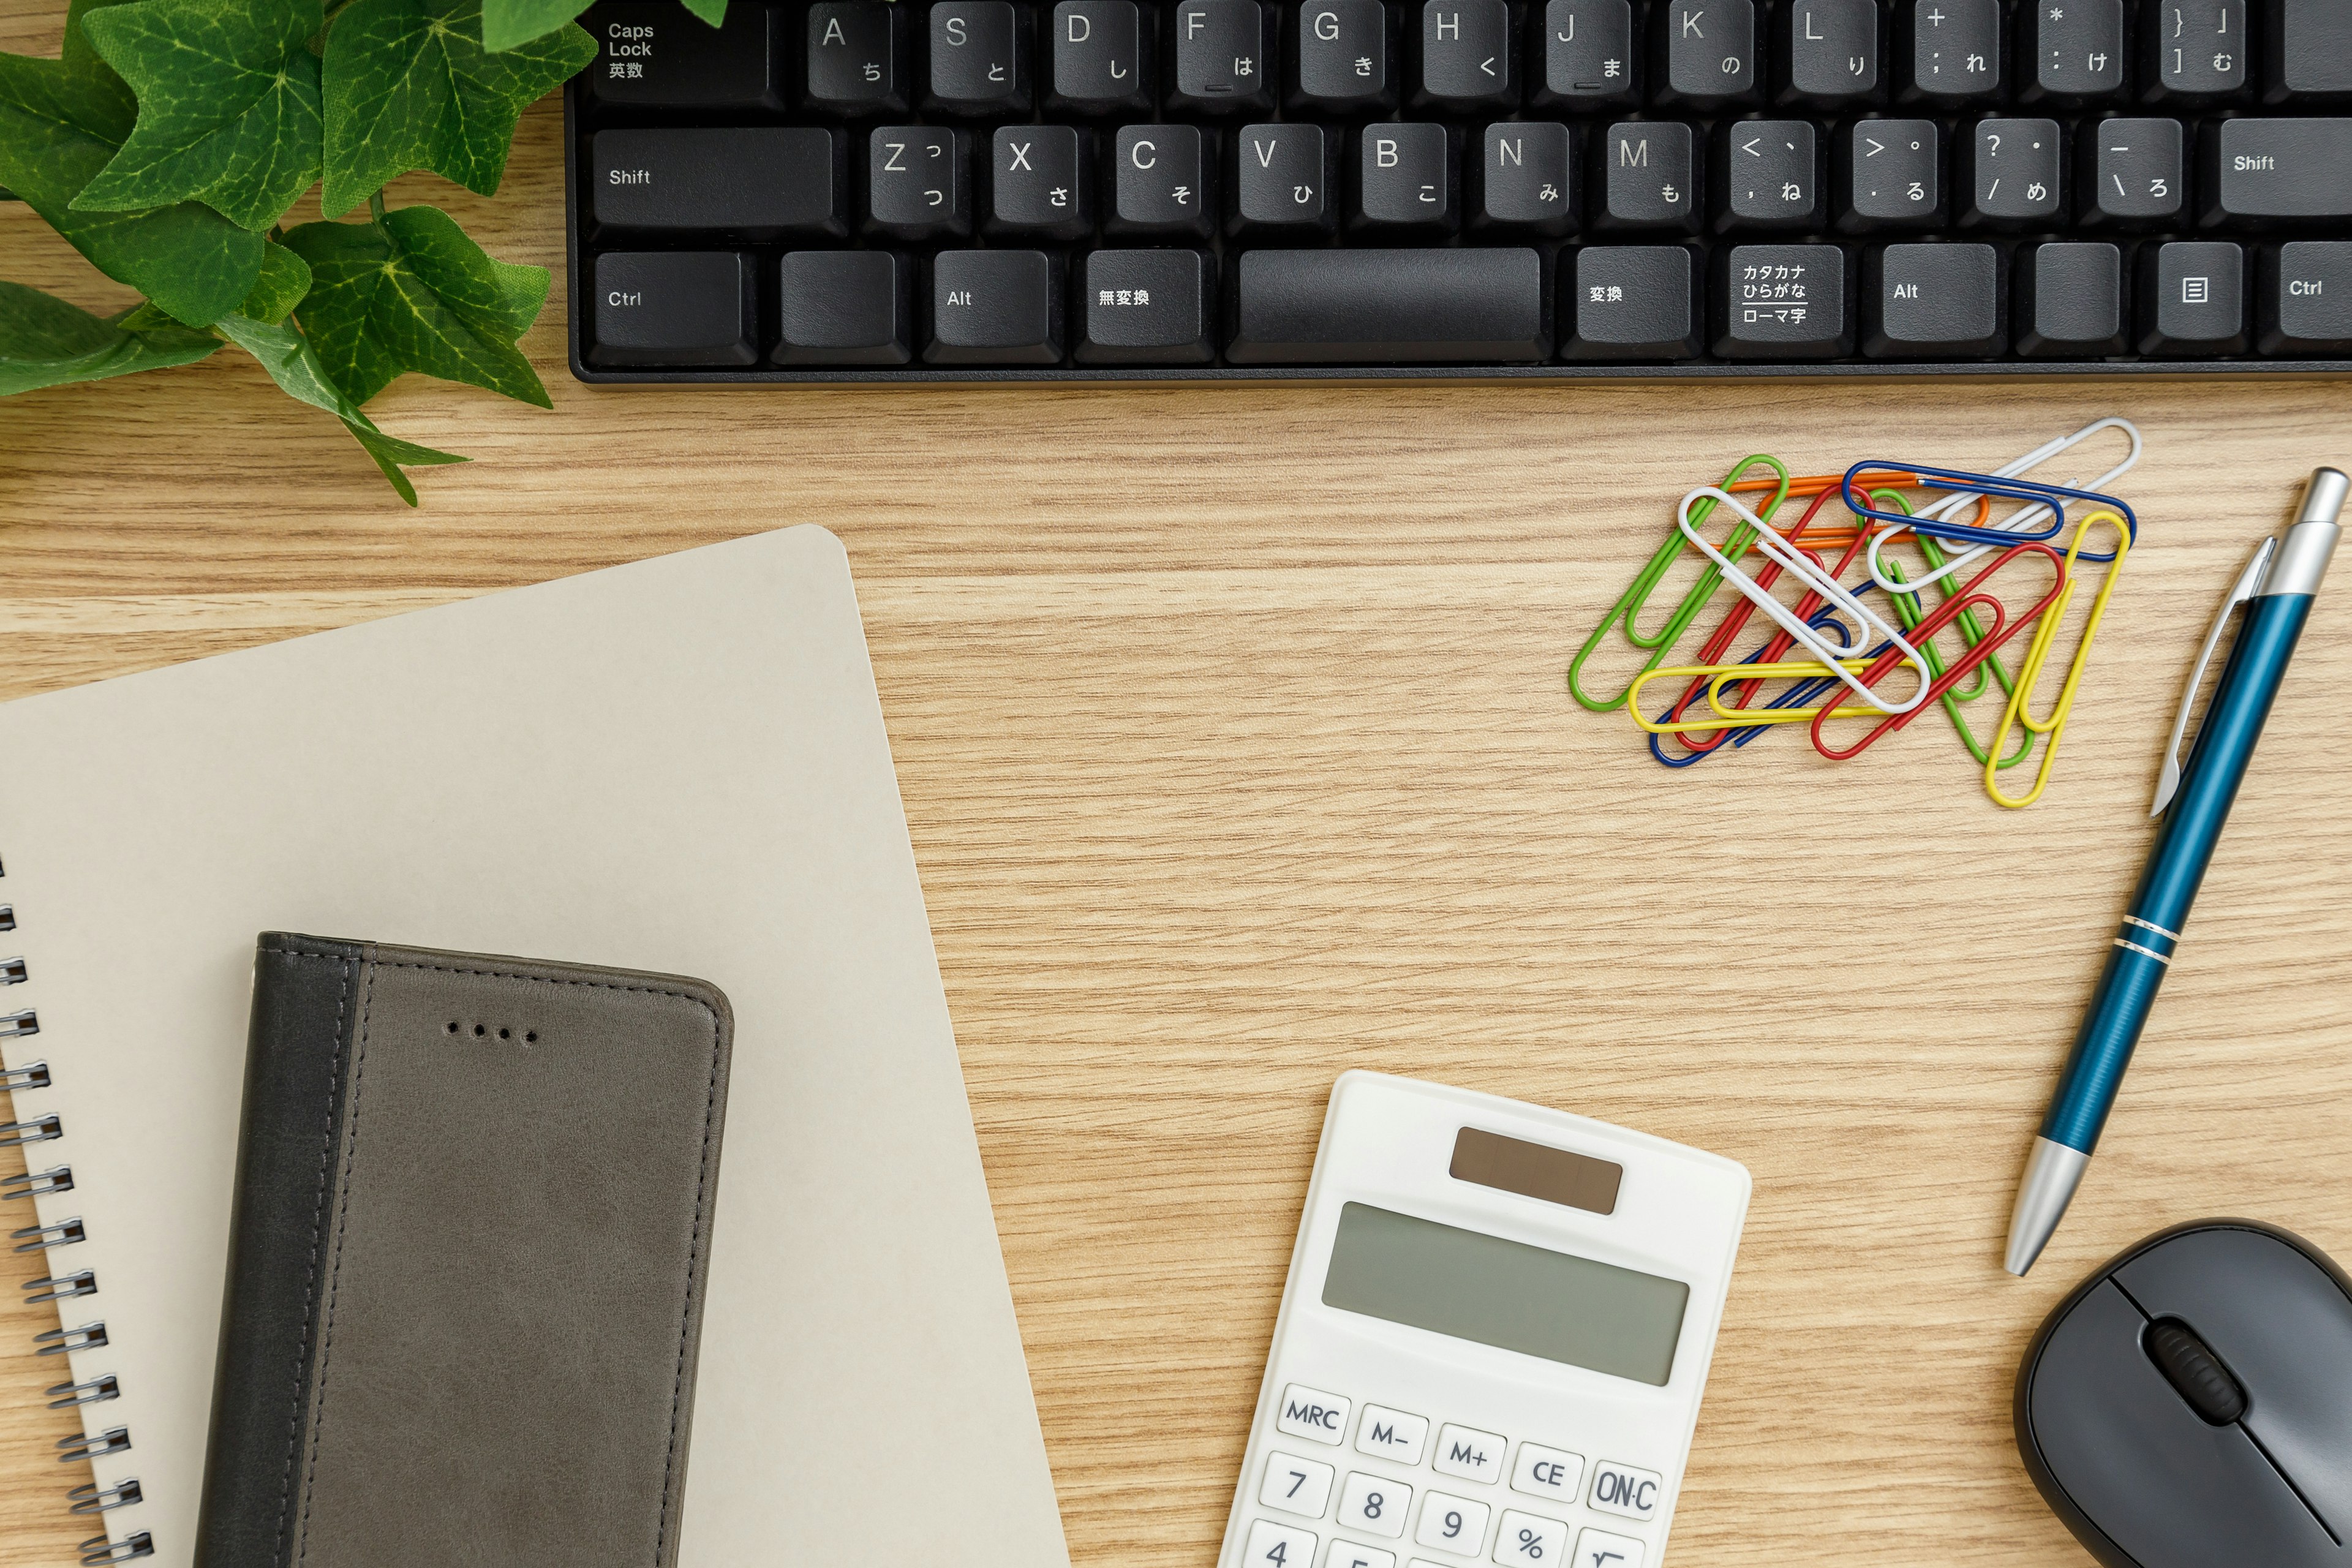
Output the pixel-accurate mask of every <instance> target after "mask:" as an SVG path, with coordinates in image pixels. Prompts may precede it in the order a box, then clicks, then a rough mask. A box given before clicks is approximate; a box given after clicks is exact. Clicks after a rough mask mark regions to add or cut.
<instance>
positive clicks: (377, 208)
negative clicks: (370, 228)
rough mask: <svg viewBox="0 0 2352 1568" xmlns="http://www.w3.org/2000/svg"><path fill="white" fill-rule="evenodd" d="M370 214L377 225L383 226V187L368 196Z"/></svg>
mask: <svg viewBox="0 0 2352 1568" xmlns="http://www.w3.org/2000/svg"><path fill="white" fill-rule="evenodd" d="M368 216H370V217H371V218H373V219H374V220H375V226H376V227H378V228H382V227H383V191H382V190H381V189H378V190H376V191H374V192H373V193H372V194H371V195H369V196H368Z"/></svg>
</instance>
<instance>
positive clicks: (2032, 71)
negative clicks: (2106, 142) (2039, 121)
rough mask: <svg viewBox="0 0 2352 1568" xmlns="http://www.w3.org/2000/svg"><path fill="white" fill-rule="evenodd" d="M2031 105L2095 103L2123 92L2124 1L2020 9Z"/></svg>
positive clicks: (2080, 0)
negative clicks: (2040, 103)
mask: <svg viewBox="0 0 2352 1568" xmlns="http://www.w3.org/2000/svg"><path fill="white" fill-rule="evenodd" d="M2017 16H2018V20H2019V22H2021V24H2022V25H2023V26H2022V30H2023V32H2024V33H2025V35H2026V37H2025V41H2024V42H2023V44H2022V45H2021V48H2022V49H2023V50H2024V51H2025V53H2024V56H2023V58H2024V60H2025V64H2026V68H2025V69H2024V70H2021V71H2020V72H2019V73H2018V74H2019V76H2020V78H2021V80H2022V81H2023V84H2024V94H2023V96H2024V98H2025V100H2026V101H2028V102H2030V103H2031V102H2039V101H2042V100H2055V101H2057V102H2061V103H2069V104H2075V103H2091V102H2095V101H2096V100H2100V99H2104V98H2113V97H2115V96H2116V95H2117V94H2119V93H2121V92H2122V91H2123V89H2124V62H2125V61H2126V59H2127V58H2129V53H2130V51H2129V49H2128V48H2127V47H2126V42H2125V34H2124V0H2035V3H2032V4H2029V5H2021V6H2020V7H2018V13H2017Z"/></svg>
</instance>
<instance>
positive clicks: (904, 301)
mask: <svg viewBox="0 0 2352 1568" xmlns="http://www.w3.org/2000/svg"><path fill="white" fill-rule="evenodd" d="M914 271H915V268H914V265H913V264H912V263H911V262H909V261H908V259H907V258H905V257H903V256H899V255H898V254H896V253H894V252H892V251H887V250H793V251H787V252H786V253H785V255H784V261H783V267H782V294H781V296H780V298H781V300H782V324H783V337H782V342H778V343H777V345H776V352H775V356H774V357H775V361H776V363H778V364H905V363H907V362H908V360H910V359H912V358H913V357H914V344H913V338H914V334H913V331H912V330H911V322H912V318H913V315H914V312H913V310H911V309H909V307H910V306H911V305H912V304H913V296H914V288H913V284H914Z"/></svg>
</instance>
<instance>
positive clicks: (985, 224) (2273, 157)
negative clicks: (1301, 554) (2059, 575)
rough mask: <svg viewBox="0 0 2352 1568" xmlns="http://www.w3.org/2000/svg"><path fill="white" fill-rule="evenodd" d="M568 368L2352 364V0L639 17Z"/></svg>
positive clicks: (1451, 0) (922, 8)
mask: <svg viewBox="0 0 2352 1568" xmlns="http://www.w3.org/2000/svg"><path fill="white" fill-rule="evenodd" d="M582 24H583V26H586V27H587V28H588V30H589V31H590V33H591V34H592V35H593V36H594V37H595V38H596V40H597V44H598V54H597V57H596V58H595V59H594V60H593V62H592V63H591V65H590V66H589V67H588V68H587V69H585V70H584V71H583V72H582V73H581V75H580V76H579V77H578V78H577V79H574V80H573V81H572V84H571V86H570V87H569V88H568V89H567V92H566V98H565V126H566V149H565V169H566V178H567V186H568V193H569V216H570V265H571V296H570V298H571V301H572V321H571V328H572V368H573V371H574V373H575V374H578V375H579V376H580V377H581V378H582V379H583V380H587V381H594V382H625V381H664V382H678V381H735V382H741V381H769V382H779V383H790V382H865V383H876V382H883V383H887V382H893V381H903V382H926V381H973V380H979V381H1001V380H1016V381H1067V380H1121V381H1131V380H1182V379H1194V378H1206V379H1233V380H1243V379H1276V380H1321V381H1328V380H1335V379H1345V378H1352V377H1370V378H1375V379H1396V378H1405V377H1424V376H1426V377H1440V378H1447V379H1480V378H1530V377H1532V378H1546V377H1578V376H1654V375H1740V374H1773V375H1790V374H1920V373H1923V372H1927V371H1945V372H1952V371H1958V372H1969V373H1977V374H1982V373H1987V372H1992V373H2032V372H2061V373H2083V372H2086V371H2135V372H2155V373H2174V374H2179V373H2183V372H2187V373H2199V374H2251V373H2258V372H2272V373H2281V372H2284V373H2289V374H2295V373H2300V374H2342V373H2344V372H2346V371H2352V0H732V4H731V5H730V6H729V8H728V12H727V19H726V23H725V25H724V26H722V27H719V28H717V29H713V28H710V27H709V26H705V25H704V24H703V23H701V22H699V21H698V20H696V19H695V18H694V17H693V16H691V15H689V14H688V12H687V11H686V10H685V9H684V7H682V6H681V5H678V4H677V0H611V3H607V4H601V5H595V6H593V7H592V8H591V9H590V10H589V11H587V12H586V13H585V14H584V15H583V17H582Z"/></svg>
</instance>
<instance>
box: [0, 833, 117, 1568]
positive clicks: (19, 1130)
mask: <svg viewBox="0 0 2352 1568" xmlns="http://www.w3.org/2000/svg"><path fill="white" fill-rule="evenodd" d="M6 875H7V871H6V868H5V867H0V877H5V876H6ZM15 930H16V906H15V905H14V904H6V903H0V931H15ZM31 978H32V974H31V972H30V970H29V968H28V966H27V965H26V961H25V960H24V959H22V958H0V987H5V986H12V985H22V984H25V983H26V981H28V980H30V979H31ZM40 1032H41V1018H40V1014H39V1013H38V1012H37V1010H36V1009H34V1008H31V1007H23V1008H18V1009H16V1010H15V1011H12V1012H6V1013H0V1039H22V1038H23V1037H26V1036H27V1035H37V1034H39V1033H40ZM53 1081H54V1080H53V1079H52V1078H51V1076H50V1073H49V1064H48V1063H47V1062H26V1064H25V1065H24V1066H22V1067H16V1068H7V1069H5V1071H0V1091H5V1093H6V1094H8V1095H10V1096H12V1097H13V1096H16V1095H18V1094H22V1093H24V1092H26V1090H28V1089H47V1088H48V1087H50V1085H51V1083H52V1082H53ZM12 1103H13V1101H12ZM65 1132H66V1129H65V1123H64V1122H63V1121H61V1120H60V1119H59V1118H58V1117H57V1116H56V1115H54V1114H50V1115H36V1116H33V1117H30V1118H28V1119H26V1120H23V1121H6V1122H0V1149H13V1148H22V1147H24V1146H26V1145H27V1144H32V1143H46V1142H50V1141H51V1140H53V1139H58V1138H62V1137H64V1136H65ZM73 1190H74V1176H73V1167H72V1166H70V1165H52V1166H51V1167H49V1168H48V1169H47V1170H46V1171H34V1170H29V1169H28V1170H26V1171H22V1172H20V1173H17V1174H16V1175H13V1176H5V1177H0V1203H5V1202H7V1201H10V1200H12V1199H16V1198H41V1197H48V1196H52V1195H54V1194H58V1193H69V1192H71V1191H73ZM88 1239H89V1233H88V1231H87V1230H86V1229H85V1228H84V1227H83V1225H82V1222H81V1220H80V1219H79V1217H77V1218H73V1219H61V1220H58V1222H56V1223H55V1224H54V1225H43V1224H41V1223H40V1221H39V1219H38V1218H36V1219H35V1220H34V1222H33V1223H32V1224H31V1225H27V1226H18V1227H16V1229H14V1230H12V1231H10V1232H9V1235H8V1240H9V1241H10V1242H11V1243H13V1244H14V1247H13V1250H15V1251H16V1252H19V1253H35V1254H47V1253H49V1252H52V1251H54V1250H55V1249H56V1248H58V1247H72V1246H74V1245H76V1244H77V1243H79V1242H82V1241H86V1240H88ZM49 1267H50V1268H56V1265H54V1264H51V1265H49ZM22 1289H24V1290H25V1291H26V1297H25V1300H26V1302H27V1303H32V1302H39V1301H67V1300H72V1299H73V1298H74V1297H76V1296H94V1295H96V1294H97V1293H98V1276H97V1274H96V1273H94V1272H93V1271H91V1270H89V1269H87V1268H84V1269H79V1270H72V1271H64V1270H61V1271H58V1272H56V1273H52V1274H50V1275H47V1276H46V1277H44V1278H42V1279H27V1280H26V1281H25V1283H24V1285H23V1287H22ZM106 1342H107V1339H106V1324H105V1323H104V1322H103V1321H93V1322H88V1323H84V1324H83V1325H82V1326H81V1327H79V1328H78V1329H68V1328H56V1329H51V1330H49V1331H47V1332H46V1333H41V1334H36V1335H34V1336H33V1351H34V1353H35V1354H36V1355H68V1354H71V1353H72V1352H76V1351H89V1350H96V1349H98V1348H100V1346H102V1345H104V1344H105V1343H106ZM44 1397H46V1398H47V1400H48V1402H49V1408H50V1409H52V1410H72V1409H77V1408H79V1407H80V1406H82V1405H103V1404H105V1403H107V1402H108V1401H110V1400H115V1399H120V1398H121V1397H122V1385H121V1382H120V1381H118V1380H117V1378H116V1377H115V1375H114V1373H110V1372H109V1373H99V1374H97V1375H96V1376H94V1377H88V1378H84V1379H83V1380H82V1381H80V1382H79V1383H77V1382H75V1381H73V1380H72V1378H71V1377H68V1378H67V1380H66V1381H64V1382H62V1383H58V1384H52V1385H50V1387H49V1389H48V1390H47V1394H45V1395H44ZM130 1447H131V1429H130V1428H129V1427H128V1426H110V1427H108V1428H106V1429H105V1430H104V1431H102V1432H97V1433H89V1432H78V1433H76V1434H75V1435H74V1436H70V1437H66V1438H61V1439H59V1440H58V1463H59V1464H64V1465H72V1464H82V1463H87V1462H88V1461H89V1460H92V1459H102V1458H107V1457H108V1456H110V1455H112V1454H120V1453H123V1452H125V1451H126V1450H128V1449H129V1448H130ZM141 1500H142V1493H141V1491H140V1488H139V1483H138V1481H137V1480H135V1479H123V1480H120V1481H117V1482H116V1483H115V1484H114V1485H112V1486H110V1487H105V1488H100V1486H99V1485H98V1484H97V1483H96V1482H95V1481H92V1482H91V1483H89V1485H86V1486H79V1487H75V1488H73V1489H71V1490H69V1491H68V1492H67V1493H66V1503H67V1507H68V1510H70V1511H72V1512H74V1513H81V1514H104V1513H109V1512H111V1511H112V1510H115V1509H119V1508H129V1507H131V1506H132V1505H134V1504H136V1503H138V1502H140V1501H141ZM79 1550H80V1552H81V1563H82V1568H102V1565H104V1564H109V1563H131V1562H135V1561H137V1560H138V1559H140V1558H142V1557H152V1556H153V1555H155V1542H154V1538H153V1537H152V1536H151V1535H150V1534H149V1533H148V1532H147V1531H143V1530H142V1531H133V1532H131V1534H128V1535H126V1536H124V1537H123V1538H122V1539H121V1540H120V1541H116V1540H114V1539H113V1538H112V1536H111V1535H110V1534H108V1535H94V1536H91V1537H90V1538H89V1540H88V1541H85V1542H82V1543H81V1546H80V1548H79Z"/></svg>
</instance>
